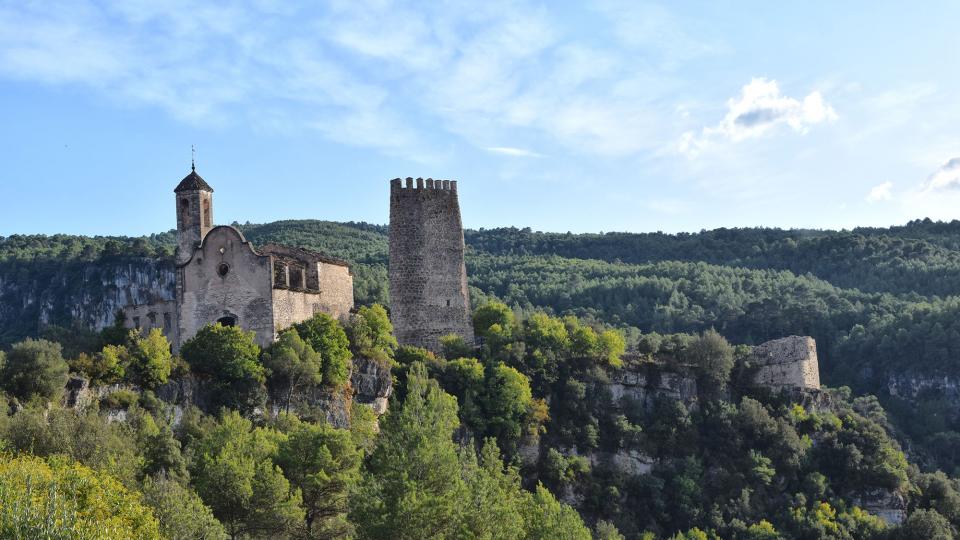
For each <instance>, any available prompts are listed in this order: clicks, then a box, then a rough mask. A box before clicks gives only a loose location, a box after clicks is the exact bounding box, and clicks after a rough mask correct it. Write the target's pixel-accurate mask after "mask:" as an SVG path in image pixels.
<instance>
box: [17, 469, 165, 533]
mask: <svg viewBox="0 0 960 540" xmlns="http://www.w3.org/2000/svg"><path fill="white" fill-rule="evenodd" d="M0 537H2V538H76V539H89V540H93V539H98V540H127V539H129V538H138V539H145V540H149V539H159V538H160V531H159V525H158V523H157V519H156V518H155V517H154V516H153V513H152V512H151V511H150V509H149V508H148V507H146V506H144V505H143V504H142V503H141V502H140V497H139V496H138V495H137V494H136V493H131V492H129V491H127V489H126V488H125V487H123V485H122V484H120V482H118V481H116V480H115V479H113V478H111V477H110V476H107V475H105V474H103V473H99V472H95V471H93V470H91V469H89V468H87V467H84V466H83V465H79V464H76V463H69V462H67V461H65V460H63V459H53V458H51V459H49V460H43V459H40V458H37V457H32V456H20V457H16V458H13V457H10V456H2V457H0Z"/></svg>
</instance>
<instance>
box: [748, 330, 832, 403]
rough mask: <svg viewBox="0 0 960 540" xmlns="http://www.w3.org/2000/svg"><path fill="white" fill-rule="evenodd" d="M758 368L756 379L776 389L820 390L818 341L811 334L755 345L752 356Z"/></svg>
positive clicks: (755, 381)
mask: <svg viewBox="0 0 960 540" xmlns="http://www.w3.org/2000/svg"><path fill="white" fill-rule="evenodd" d="M749 362H750V365H751V366H752V367H753V368H754V369H756V373H755V375H754V378H753V381H754V383H756V384H757V385H759V386H766V387H768V388H772V389H775V390H779V389H790V388H801V389H808V390H819V389H820V367H819V363H818V361H817V343H816V342H815V341H814V340H813V338H812V337H809V336H790V337H785V338H781V339H775V340H773V341H768V342H766V343H763V344H761V345H757V346H756V347H754V348H753V352H752V353H751V355H750V358H749Z"/></svg>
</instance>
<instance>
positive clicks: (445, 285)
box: [389, 178, 473, 351]
mask: <svg viewBox="0 0 960 540" xmlns="http://www.w3.org/2000/svg"><path fill="white" fill-rule="evenodd" d="M463 252H464V242H463V224H462V222H461V219H460V203H459V201H458V199H457V183H456V182H455V181H449V180H433V179H430V178H428V179H427V180H426V182H424V180H423V179H421V178H417V180H416V185H414V180H413V179H412V178H407V179H406V184H405V186H404V185H403V184H402V183H401V181H400V179H399V178H397V179H394V180H391V182H390V269H389V274H390V305H391V319H392V321H393V326H394V331H395V333H396V336H397V340H398V341H399V342H400V344H401V345H415V346H419V347H425V348H427V349H430V350H433V351H438V350H439V349H440V338H441V337H442V336H444V335H447V334H457V335H459V336H461V337H463V338H464V340H466V341H467V342H468V343H473V325H472V323H471V318H470V316H471V310H470V298H469V295H468V292H467V270H466V265H465V264H464V260H463Z"/></svg>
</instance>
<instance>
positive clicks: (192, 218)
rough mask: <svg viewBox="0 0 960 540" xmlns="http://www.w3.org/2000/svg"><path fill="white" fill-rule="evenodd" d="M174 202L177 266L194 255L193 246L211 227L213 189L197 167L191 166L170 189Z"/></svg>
mask: <svg viewBox="0 0 960 540" xmlns="http://www.w3.org/2000/svg"><path fill="white" fill-rule="evenodd" d="M173 192H174V195H175V197H176V203H177V256H176V259H177V265H178V266H179V265H182V264H185V263H186V262H187V261H189V260H190V257H192V256H193V248H194V247H195V246H196V245H197V244H199V243H200V240H202V239H203V237H204V236H206V234H207V232H208V231H210V229H212V228H213V188H212V187H210V184H208V183H206V182H205V181H204V179H203V178H200V175H199V174H197V169H196V167H194V166H193V165H191V166H190V174H188V175H187V176H185V177H184V178H183V180H181V181H180V183H179V184H177V187H176V189H174V190H173Z"/></svg>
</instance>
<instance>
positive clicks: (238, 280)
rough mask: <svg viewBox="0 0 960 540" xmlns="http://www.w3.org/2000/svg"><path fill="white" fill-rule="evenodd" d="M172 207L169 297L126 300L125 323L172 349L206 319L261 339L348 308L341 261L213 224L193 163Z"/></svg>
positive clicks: (209, 197)
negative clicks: (257, 241) (161, 338)
mask: <svg viewBox="0 0 960 540" xmlns="http://www.w3.org/2000/svg"><path fill="white" fill-rule="evenodd" d="M174 193H175V201H176V209H177V253H176V257H175V260H176V264H175V268H176V269H175V272H176V280H175V283H176V284H175V288H176V290H175V292H174V294H173V295H172V296H173V300H169V299H166V298H164V299H162V300H161V299H158V300H154V301H150V302H147V303H142V304H139V303H138V304H131V305H127V306H126V307H125V308H124V315H125V316H126V324H127V326H129V327H131V328H138V329H140V330H142V331H147V330H149V329H151V328H160V329H162V330H163V333H164V334H165V335H166V336H167V339H169V340H170V342H171V344H172V345H173V349H174V351H175V352H176V351H178V350H179V349H180V346H181V345H182V344H183V343H184V342H185V341H186V340H188V339H190V338H191V337H193V336H194V335H195V334H196V333H197V331H198V330H200V329H201V328H203V327H204V326H206V325H208V324H213V323H218V322H219V323H220V324H223V325H227V326H233V325H236V326H239V327H241V328H243V329H244V330H250V331H253V332H254V335H255V339H256V341H257V343H258V344H260V346H263V347H265V346H267V345H269V344H270V343H272V342H273V341H274V340H275V339H276V337H277V334H278V333H279V332H281V331H282V330H284V329H285V328H287V327H289V326H291V325H293V324H296V323H298V322H301V321H304V320H306V319H309V318H310V317H313V316H314V314H316V313H321V312H322V313H327V314H328V315H331V316H332V317H334V318H338V319H345V318H346V317H348V316H349V314H350V310H351V309H353V275H352V274H351V272H350V268H349V266H348V265H347V263H346V262H344V261H341V260H338V259H334V258H332V257H327V256H325V255H323V254H320V253H316V252H314V251H310V250H307V249H302V248H295V247H289V246H281V245H277V244H267V245H264V246H261V247H260V248H259V249H257V248H254V246H253V245H252V244H251V243H250V242H248V241H247V239H246V238H244V236H243V233H241V232H240V231H239V230H237V229H236V228H234V227H231V226H228V225H219V226H214V225H213V188H212V187H210V185H209V184H207V182H206V181H204V179H203V178H201V177H200V175H199V174H197V171H196V170H195V169H192V168H191V171H190V174H188V175H187V176H186V177H185V178H184V179H183V180H181V181H180V184H179V185H177V188H176V189H175V190H174Z"/></svg>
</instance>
